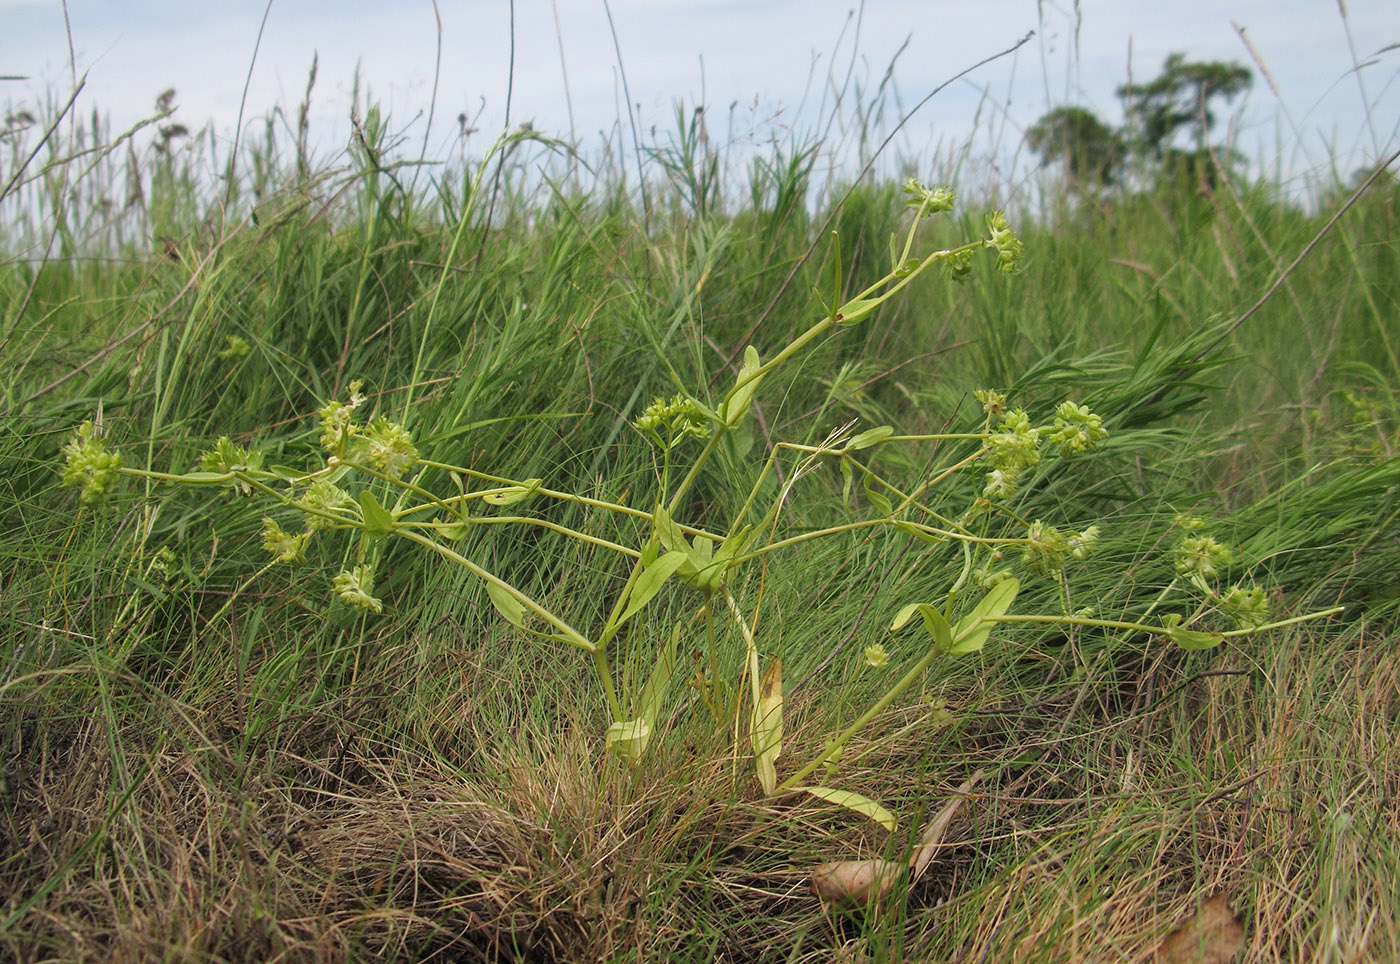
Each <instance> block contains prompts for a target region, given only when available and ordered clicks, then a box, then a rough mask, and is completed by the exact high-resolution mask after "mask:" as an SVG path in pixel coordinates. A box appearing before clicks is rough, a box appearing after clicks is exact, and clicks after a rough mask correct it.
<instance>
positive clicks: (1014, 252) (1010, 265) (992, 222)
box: [983, 211, 1024, 274]
mask: <svg viewBox="0 0 1400 964" xmlns="http://www.w3.org/2000/svg"><path fill="white" fill-rule="evenodd" d="M987 230H988V231H989V232H990V233H991V237H989V238H988V239H987V240H986V241H984V242H983V244H984V245H986V247H989V248H996V249H997V270H998V271H1001V272H1004V273H1006V274H1013V273H1014V272H1015V271H1016V269H1017V268H1019V267H1020V265H1021V255H1022V254H1023V252H1024V247H1023V245H1022V244H1021V239H1020V238H1018V237H1016V232H1015V231H1012V230H1011V225H1009V224H1007V223H1006V215H1005V214H1003V213H1002V212H1000V211H993V212H992V213H991V214H989V215H987Z"/></svg>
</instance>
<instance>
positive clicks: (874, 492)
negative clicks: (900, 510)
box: [861, 472, 894, 516]
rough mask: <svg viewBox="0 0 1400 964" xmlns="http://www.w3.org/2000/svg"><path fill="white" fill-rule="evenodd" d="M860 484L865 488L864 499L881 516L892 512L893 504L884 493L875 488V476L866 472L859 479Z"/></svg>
mask: <svg viewBox="0 0 1400 964" xmlns="http://www.w3.org/2000/svg"><path fill="white" fill-rule="evenodd" d="M861 485H862V486H864V488H865V500H866V501H867V502H869V503H870V504H871V505H872V506H874V508H875V511H876V512H878V513H880V515H883V516H889V515H893V514H894V505H893V504H892V503H891V502H890V500H889V498H888V497H886V495H885V493H883V492H881V491H880V490H879V489H877V488H875V485H876V483H875V476H874V474H873V473H870V472H867V473H865V475H864V477H863V478H862V479H861Z"/></svg>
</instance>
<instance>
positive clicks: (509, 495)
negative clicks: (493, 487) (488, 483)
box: [481, 479, 544, 505]
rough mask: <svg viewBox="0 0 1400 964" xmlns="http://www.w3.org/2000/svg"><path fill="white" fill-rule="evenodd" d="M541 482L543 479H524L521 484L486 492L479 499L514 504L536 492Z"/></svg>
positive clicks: (494, 503)
mask: <svg viewBox="0 0 1400 964" xmlns="http://www.w3.org/2000/svg"><path fill="white" fill-rule="evenodd" d="M543 483H544V479H526V480H525V482H524V484H523V485H512V486H508V487H506V488H504V489H499V490H497V491H495V492H487V493H486V494H485V495H483V496H482V497H481V500H482V501H483V502H489V503H491V504H492V505H515V504H516V503H517V502H524V501H525V500H526V499H528V498H529V497H530V496H532V495H534V494H535V493H536V492H538V491H539V488H540V485H541V484H543Z"/></svg>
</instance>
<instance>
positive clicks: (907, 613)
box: [890, 603, 925, 633]
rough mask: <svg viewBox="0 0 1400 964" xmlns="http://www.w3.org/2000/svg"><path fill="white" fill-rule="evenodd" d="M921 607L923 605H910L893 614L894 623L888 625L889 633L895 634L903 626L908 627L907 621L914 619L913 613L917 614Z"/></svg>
mask: <svg viewBox="0 0 1400 964" xmlns="http://www.w3.org/2000/svg"><path fill="white" fill-rule="evenodd" d="M923 605H925V604H924V603H910V604H909V605H907V606H905V607H903V608H902V609H900V611H899V612H898V613H896V614H895V617H894V621H893V622H891V623H890V632H892V633H897V632H899V631H900V630H901V629H903V628H904V627H905V626H907V625H909V620H910V619H912V618H913V617H914V613H916V612H918V611H919V607H920V606H923Z"/></svg>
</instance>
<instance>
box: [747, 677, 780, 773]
mask: <svg viewBox="0 0 1400 964" xmlns="http://www.w3.org/2000/svg"><path fill="white" fill-rule="evenodd" d="M749 739H750V741H751V742H752V743H753V752H754V762H755V766H756V767H757V769H758V782H759V783H760V784H762V786H763V792H764V793H766V794H769V795H770V796H771V795H772V793H773V792H774V791H775V790H776V789H777V788H778V771H777V767H776V766H775V765H774V764H775V763H776V761H777V759H778V757H779V756H780V755H781V754H782V752H783V661H782V660H781V659H778V658H777V657H774V658H773V659H772V660H771V661H770V662H769V663H768V669H767V670H765V671H764V673H763V680H762V681H761V682H760V683H759V685H758V705H757V706H755V707H754V712H753V723H752V725H751V727H750V729H749Z"/></svg>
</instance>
